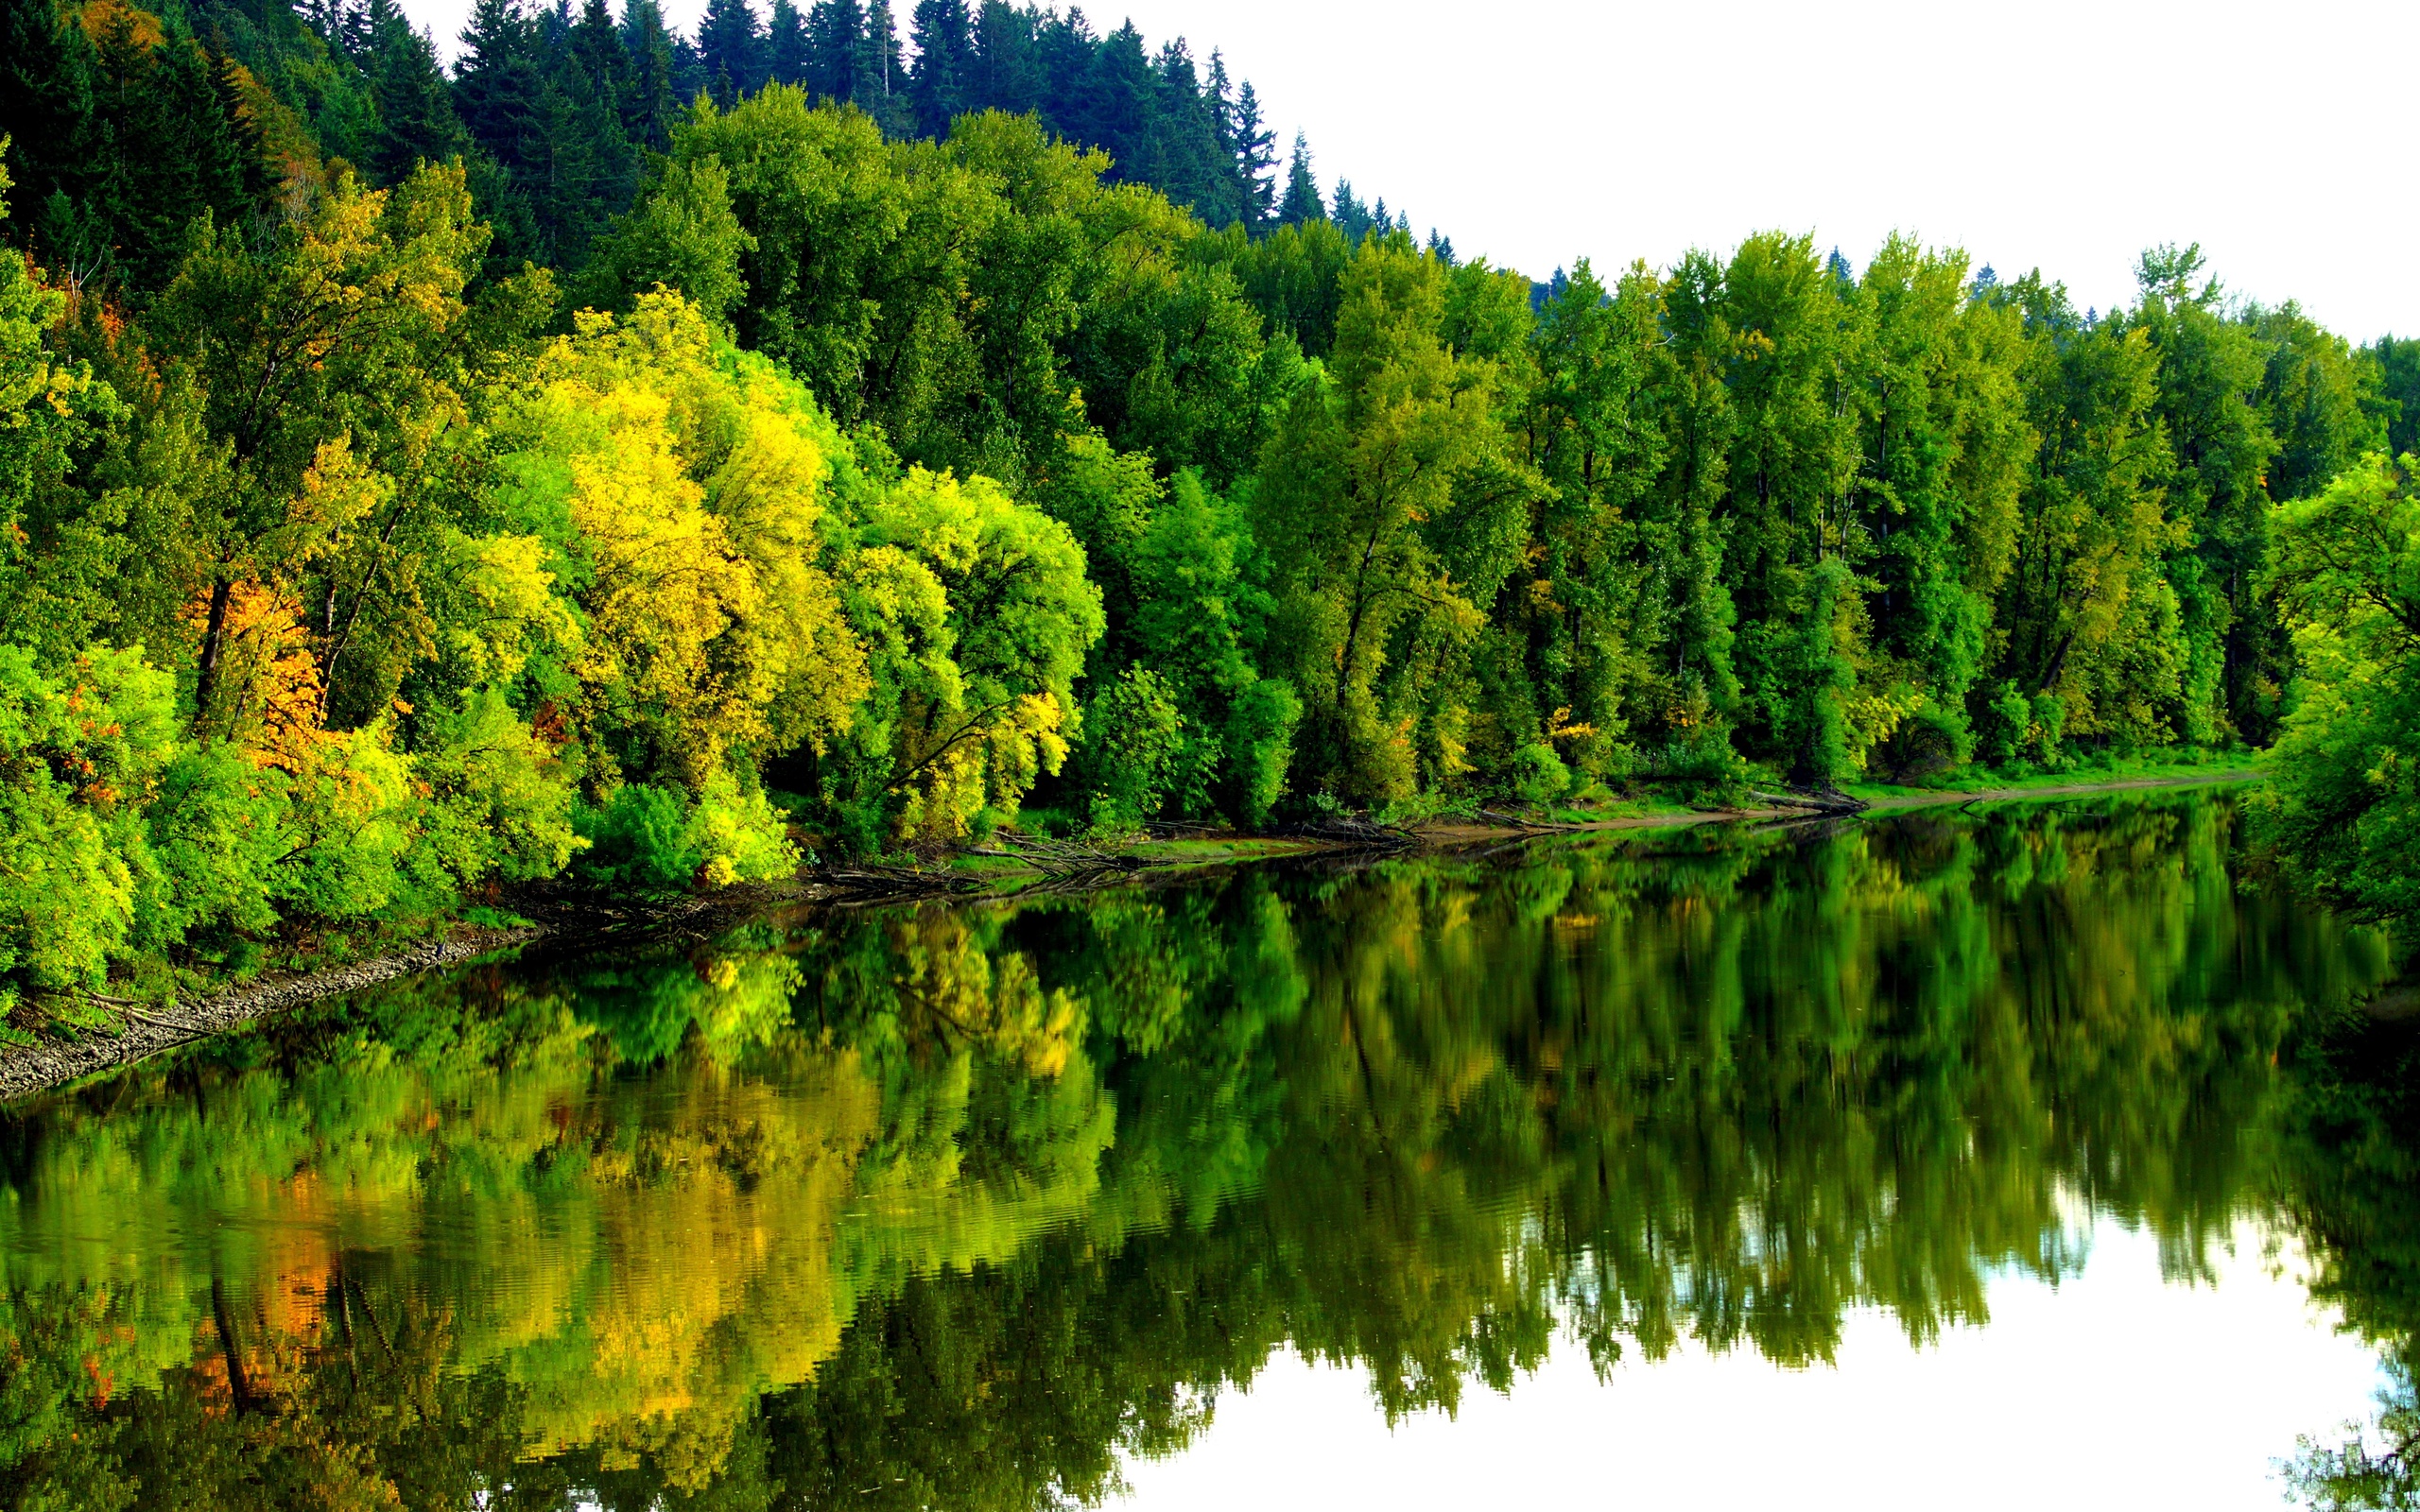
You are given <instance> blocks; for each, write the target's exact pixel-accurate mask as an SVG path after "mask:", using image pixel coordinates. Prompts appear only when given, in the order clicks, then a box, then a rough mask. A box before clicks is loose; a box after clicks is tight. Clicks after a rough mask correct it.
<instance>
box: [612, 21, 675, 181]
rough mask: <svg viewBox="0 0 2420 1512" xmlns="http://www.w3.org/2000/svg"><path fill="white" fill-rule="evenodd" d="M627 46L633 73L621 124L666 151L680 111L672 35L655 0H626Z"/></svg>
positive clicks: (635, 137)
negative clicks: (676, 92) (675, 81)
mask: <svg viewBox="0 0 2420 1512" xmlns="http://www.w3.org/2000/svg"><path fill="white" fill-rule="evenodd" d="M622 51H623V53H624V55H625V56H627V57H628V58H629V60H630V73H629V74H628V76H627V80H628V81H627V83H626V84H625V86H624V89H623V94H622V130H623V132H624V133H625V134H626V135H628V136H629V138H630V139H631V141H632V142H633V143H636V144H637V145H638V146H643V147H649V148H652V149H653V150H655V151H658V152H662V151H664V150H666V149H667V148H668V147H670V146H672V123H673V122H674V121H675V120H677V119H679V117H680V113H681V105H680V98H679V96H678V95H677V94H675V93H674V79H673V75H674V65H675V60H674V56H673V47H672V35H671V33H670V32H669V31H667V30H666V28H665V25H664V11H663V9H662V8H661V7H659V6H658V5H657V3H656V0H626V3H625V5H624V6H623V9H622Z"/></svg>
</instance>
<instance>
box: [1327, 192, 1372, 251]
mask: <svg viewBox="0 0 2420 1512" xmlns="http://www.w3.org/2000/svg"><path fill="white" fill-rule="evenodd" d="M1327 218H1328V219H1330V220H1332V221H1335V222H1336V229H1337V230H1339V231H1340V232H1344V241H1345V245H1346V246H1348V247H1358V246H1360V245H1361V238H1362V237H1364V236H1366V235H1368V234H1369V233H1370V225H1371V215H1370V207H1369V206H1368V205H1365V204H1363V203H1362V202H1361V199H1360V197H1359V196H1357V195H1356V194H1355V193H1354V192H1353V182H1352V180H1349V179H1339V180H1336V193H1335V196H1334V198H1331V199H1330V201H1329V209H1328V217H1327Z"/></svg>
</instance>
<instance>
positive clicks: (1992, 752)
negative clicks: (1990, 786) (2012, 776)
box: [1983, 682, 2033, 766]
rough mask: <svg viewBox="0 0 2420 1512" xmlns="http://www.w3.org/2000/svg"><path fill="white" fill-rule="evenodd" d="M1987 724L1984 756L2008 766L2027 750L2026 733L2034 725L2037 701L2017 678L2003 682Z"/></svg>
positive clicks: (1994, 698)
mask: <svg viewBox="0 0 2420 1512" xmlns="http://www.w3.org/2000/svg"><path fill="white" fill-rule="evenodd" d="M1987 713H1988V714H1989V717H1988V718H1987V719H1986V720H1985V721H1984V724H1983V759H1984V760H1986V761H1988V762H1990V763H1991V764H1992V765H1995V766H2006V765H2009V764H2011V763H2012V762H2014V761H2015V760H2016V759H2017V757H2019V756H2020V755H2023V754H2024V752H2025V737H2026V735H2027V733H2028V732H2029V731H2030V730H2032V728H2033V705H2032V704H2031V703H2029V702H2027V701H2026V697H2025V695H2024V694H2022V693H2020V692H2018V691H2017V686H2016V684H2015V683H2014V682H2003V683H2001V684H2000V691H1999V692H1997V693H1996V694H1994V695H1992V698H1991V702H1990V704H1989V705H1988V706H1987Z"/></svg>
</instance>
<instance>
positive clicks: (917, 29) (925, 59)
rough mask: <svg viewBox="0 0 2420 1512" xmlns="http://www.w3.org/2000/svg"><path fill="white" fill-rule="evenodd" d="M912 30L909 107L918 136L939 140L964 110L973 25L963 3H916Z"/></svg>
mask: <svg viewBox="0 0 2420 1512" xmlns="http://www.w3.org/2000/svg"><path fill="white" fill-rule="evenodd" d="M911 29H912V35H913V37H914V39H915V43H916V67H915V71H914V75H913V77H911V78H910V80H909V83H908V99H909V102H910V109H912V110H913V111H914V112H915V121H916V130H917V132H918V133H919V134H920V135H923V136H927V137H930V138H932V139H933V140H935V141H940V140H941V139H942V138H943V137H946V136H947V135H949V123H950V122H952V121H954V120H956V119H957V118H958V115H959V112H961V111H963V110H965V109H966V108H967V100H966V85H965V80H966V78H967V76H968V74H969V73H970V72H971V68H970V64H971V63H972V61H973V59H972V52H973V36H972V33H973V30H974V25H973V22H972V20H971V19H970V18H969V17H968V15H967V11H966V0H916V9H915V13H914V19H913V21H912V23H911Z"/></svg>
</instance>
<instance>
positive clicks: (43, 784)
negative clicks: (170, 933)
mask: <svg viewBox="0 0 2420 1512" xmlns="http://www.w3.org/2000/svg"><path fill="white" fill-rule="evenodd" d="M170 718H171V715H170V694H169V683H168V679H167V677H166V675H165V674H164V673H161V672H159V671H156V670H155V669H153V668H151V667H148V666H147V665H145V664H144V662H143V659H142V653H141V652H140V651H137V650H129V651H95V652H92V653H88V654H86V655H83V656H79V657H78V658H77V659H76V661H75V662H74V664H73V665H72V666H71V667H68V668H65V669H62V670H61V672H59V673H57V674H53V673H49V672H46V671H45V670H44V669H43V668H42V667H41V666H39V665H38V664H37V663H36V661H35V658H34V655H33V653H31V652H30V651H27V650H26V649H24V648H23V647H19V646H0V1017H6V1016H7V1015H9V1013H11V1012H13V1011H14V1009H15V1008H16V1005H17V1004H18V1003H19V1002H20V1001H22V998H23V996H24V993H25V992H26V990H27V989H29V988H30V989H36V990H43V989H47V990H51V991H65V990H70V989H75V988H84V989H88V990H89V989H92V988H98V987H99V986H100V985H101V983H102V982H103V981H104V980H105V979H106V977H107V974H108V971H109V963H110V961H111V960H112V958H113V957H116V956H118V955H119V954H122V953H123V952H124V950H125V948H126V946H127V942H128V939H129V936H130V934H131V933H132V930H133V924H134V915H135V899H136V896H137V892H138V889H139V888H142V887H146V886H147V885H150V884H151V882H152V879H153V876H154V863H153V860H152V856H151V850H150V846H149V844H148V843H147V838H146V836H145V834H144V833H143V825H142V819H141V808H142V803H143V800H144V799H145V798H147V796H148V791H149V788H150V784H151V782H152V779H153V777H154V775H155V774H156V773H157V771H158V769H159V766H160V765H161V763H162V762H163V761H164V760H165V759H166V757H167V754H168V752H169V750H170V749H171V742H170V730H171V728H172V727H171V724H170Z"/></svg>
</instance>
